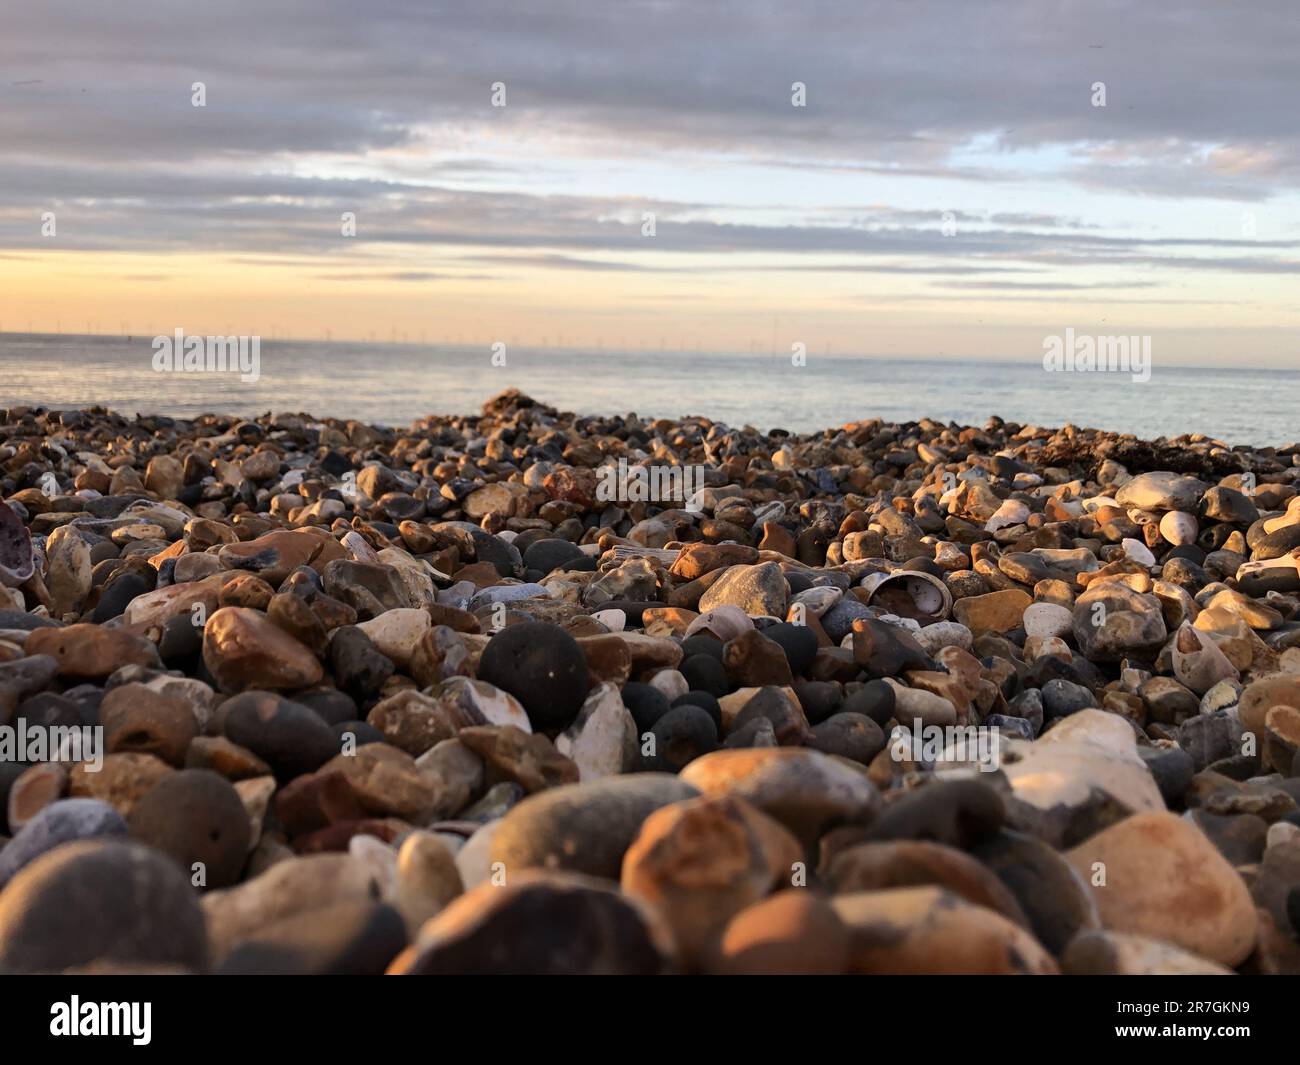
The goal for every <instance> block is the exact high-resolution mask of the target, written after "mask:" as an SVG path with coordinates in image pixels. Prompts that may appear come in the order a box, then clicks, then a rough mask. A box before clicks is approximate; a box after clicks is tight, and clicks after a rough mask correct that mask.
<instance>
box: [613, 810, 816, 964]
mask: <svg viewBox="0 0 1300 1065" xmlns="http://www.w3.org/2000/svg"><path fill="white" fill-rule="evenodd" d="M802 861H803V848H802V847H801V846H800V844H799V841H798V840H796V839H795V838H794V836H792V835H791V834H790V832H789V831H788V830H786V829H785V828H784V827H783V826H782V825H781V824H780V823H779V822H777V821H775V820H774V819H772V818H771V817H768V816H767V815H766V814H764V813H762V812H761V811H760V810H759V809H758V808H757V807H755V806H752V805H751V804H750V803H748V802H746V801H745V800H744V799H741V798H738V797H736V796H734V795H724V796H718V797H712V798H710V797H702V798H698V799H688V800H686V801H684V802H679V803H673V804H672V805H670V806H665V807H662V808H660V809H658V810H656V811H654V812H653V813H652V814H650V816H649V817H647V818H646V820H645V822H644V823H643V824H642V825H641V830H640V832H639V833H638V835H637V837H636V839H635V840H634V841H633V842H632V845H631V846H630V847H629V848H628V851H627V854H626V855H625V856H624V859H623V871H622V879H621V884H622V888H623V892H624V894H625V895H628V896H631V897H633V898H637V899H640V900H642V901H643V902H645V903H646V904H647V905H648V906H649V907H650V908H652V909H653V910H655V911H656V912H657V913H658V914H659V915H660V916H661V917H662V918H663V920H664V922H665V923H666V924H667V925H668V926H669V927H670V928H671V929H672V930H673V937H674V942H675V943H676V946H677V950H678V953H679V955H680V956H681V957H682V958H683V959H684V960H685V961H686V962H687V963H688V964H693V963H695V962H696V961H697V960H698V959H699V958H700V957H701V955H702V953H703V952H704V950H705V948H706V947H707V946H708V945H709V944H710V942H711V940H712V939H713V938H714V937H715V936H716V935H717V934H718V933H719V932H720V931H721V929H722V928H723V926H724V925H725V924H726V923H727V922H728V921H729V920H730V919H731V918H732V917H734V916H735V915H736V914H737V913H739V912H740V911H741V910H743V909H744V908H745V907H746V906H748V905H750V904H752V903H755V902H758V901H759V900H760V899H762V898H764V897H765V896H766V895H767V894H768V893H769V892H770V891H771V890H772V889H773V888H774V887H776V886H788V885H789V884H790V883H791V880H792V878H793V877H794V876H795V874H796V872H797V870H798V868H799V866H800V865H801V864H802Z"/></svg>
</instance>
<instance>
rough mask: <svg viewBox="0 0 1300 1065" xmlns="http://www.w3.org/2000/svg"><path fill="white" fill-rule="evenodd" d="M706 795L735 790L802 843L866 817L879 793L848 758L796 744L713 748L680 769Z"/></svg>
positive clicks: (875, 808) (877, 801) (877, 804)
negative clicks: (714, 749) (713, 750)
mask: <svg viewBox="0 0 1300 1065" xmlns="http://www.w3.org/2000/svg"><path fill="white" fill-rule="evenodd" d="M681 781H682V782H683V783H684V784H687V785H689V786H691V787H693V788H698V789H699V790H700V791H701V792H702V793H704V794H705V795H739V796H740V797H742V798H744V799H748V800H749V801H750V802H752V803H753V804H754V805H755V806H757V807H758V808H759V809H760V810H762V811H763V812H764V813H767V814H770V815H771V816H772V817H775V818H776V819H777V820H778V821H780V822H781V823H782V824H783V825H785V826H786V827H787V828H788V829H790V830H791V831H792V832H794V834H795V835H796V836H797V837H799V839H800V840H801V841H802V842H803V843H804V844H805V845H811V844H812V843H813V842H814V841H815V840H816V839H817V838H818V837H819V836H821V834H822V833H823V832H824V831H825V830H826V829H827V828H830V827H833V826H835V825H839V824H854V823H863V822H866V821H869V820H870V819H871V818H872V817H873V816H874V815H875V814H876V812H877V811H878V810H879V807H880V795H879V793H878V792H877V791H876V788H875V785H873V784H872V783H871V781H870V780H869V779H868V778H867V776H866V773H865V772H860V771H859V770H858V769H856V768H854V767H853V765H852V763H850V762H845V761H842V760H840V759H837V758H834V757H832V756H831V755H826V754H822V753H821V752H820V751H810V750H806V749H801V748H795V747H778V748H751V749H741V750H724V751H715V752H714V753H712V754H706V755H704V757H702V758H697V759H695V761H693V762H691V764H690V765H688V766H687V767H686V768H685V769H683V770H682V772H681Z"/></svg>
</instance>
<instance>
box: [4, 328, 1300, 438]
mask: <svg viewBox="0 0 1300 1065" xmlns="http://www.w3.org/2000/svg"><path fill="white" fill-rule="evenodd" d="M153 341H154V338H153V337H145V336H139V337H120V336H72V335H66V334H57V335H52V334H21V333H8V334H0V407H12V406H17V405H22V404H33V405H42V406H46V407H52V408H56V409H62V408H71V407H84V406H91V405H101V406H105V407H108V408H111V409H113V410H116V411H119V412H121V413H124V414H127V415H134V414H165V415H170V416H173V417H181V418H184V417H192V416H194V415H196V414H202V413H208V412H218V413H226V414H234V415H239V416H255V415H258V414H262V413H265V412H267V411H275V412H305V413H309V414H312V415H315V416H317V417H336V418H354V419H357V420H360V421H364V422H368V423H372V424H377V425H389V426H402V425H406V424H409V423H410V422H412V421H413V420H415V419H417V418H420V417H422V416H424V415H428V414H470V413H476V412H477V411H478V410H479V409H480V407H481V406H482V404H483V401H484V400H486V399H488V398H489V397H490V396H493V395H495V394H496V393H498V392H500V391H502V390H503V389H506V388H518V389H519V390H520V391H522V392H525V393H527V394H528V395H530V396H532V397H533V398H534V399H536V400H538V401H540V402H543V403H547V404H549V405H551V406H554V407H557V408H559V409H560V410H567V411H575V412H577V413H579V414H626V413H629V412H635V413H636V414H638V415H640V416H642V417H667V418H674V417H681V416H685V415H706V416H708V417H710V418H712V419H714V420H715V421H721V422H725V423H726V424H728V425H731V426H744V425H750V426H753V427H755V428H758V429H761V430H764V431H766V430H769V429H773V428H782V429H787V430H790V431H791V432H801V433H802V432H812V431H816V430H819V429H824V428H828V427H832V426H838V425H842V424H844V423H845V422H849V421H857V420H860V419H866V418H882V419H884V420H886V421H910V420H916V419H919V418H923V417H928V418H933V419H935V420H938V421H942V422H950V421H951V422H957V423H958V424H961V425H982V424H984V422H985V421H987V420H988V418H989V417H990V416H992V415H997V416H1000V417H1002V418H1004V419H1006V420H1008V421H1015V422H1019V423H1021V424H1025V425H1038V426H1047V427H1053V428H1055V427H1058V426H1062V425H1066V424H1073V425H1076V426H1079V427H1087V428H1098V429H1107V430H1112V431H1116V432H1124V433H1133V434H1135V435H1137V436H1139V437H1141V438H1143V439H1154V438H1156V437H1159V436H1166V437H1173V436H1177V435H1180V434H1183V433H1203V434H1205V435H1207V436H1211V437H1215V438H1217V439H1219V440H1222V441H1224V442H1225V443H1228V444H1230V445H1236V444H1247V445H1253V446H1266V445H1272V446H1281V445H1284V444H1287V443H1292V442H1295V441H1296V440H1298V439H1300V368H1297V369H1294V370H1291V369H1286V370H1281V369H1251V368H1246V367H1225V368H1206V367H1185V366H1173V365H1164V364H1161V363H1156V364H1155V365H1153V366H1152V368H1151V374H1150V379H1149V380H1147V381H1139V380H1135V379H1134V376H1133V375H1132V374H1128V373H1115V372H1107V373H1100V372H1095V371H1094V372H1091V373H1089V372H1049V371H1047V370H1045V369H1044V368H1043V365H1042V362H1041V361H1040V360H1039V359H1026V360H1021V361H991V360H971V359H938V358H914V359H902V358H883V357H874V356H870V355H859V356H850V355H817V354H812V353H810V354H808V355H807V357H806V363H805V364H804V365H793V364H792V357H791V355H790V354H788V353H778V354H774V355H753V354H739V353H738V354H728V353H703V352H688V351H609V350H599V351H598V350H590V349H557V348H542V347H533V348H529V347H514V346H511V347H510V348H509V349H508V350H506V351H502V350H497V351H496V352H495V353H494V352H493V351H492V349H491V348H489V347H487V346H485V345H473V346H470V345H414V344H400V343H398V344H384V343H354V342H343V341H333V342H330V341H302V340H268V339H263V340H262V341H261V343H260V351H259V358H258V366H257V371H258V373H257V378H256V380H242V379H241V375H240V374H238V373H231V372H225V373H222V372H203V373H195V372H188V373H186V372H168V371H159V370H157V369H155V365H154V363H155V359H154V355H155V348H154V344H153ZM502 363H504V365H502ZM248 376H252V375H248Z"/></svg>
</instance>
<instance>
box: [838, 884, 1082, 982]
mask: <svg viewBox="0 0 1300 1065" xmlns="http://www.w3.org/2000/svg"><path fill="white" fill-rule="evenodd" d="M831 905H832V907H834V909H835V912H836V914H837V915H838V916H839V918H840V920H841V921H842V922H843V923H844V925H845V926H846V927H847V928H848V930H849V971H850V972H854V973H862V974H870V973H882V974H898V975H923V974H932V973H944V974H951V975H958V974H960V975H990V976H991V975H1012V974H1019V975H1051V974H1054V973H1056V972H1057V966H1056V962H1055V961H1053V960H1052V957H1051V955H1049V954H1048V953H1047V951H1045V950H1044V949H1043V948H1042V946H1040V945H1039V943H1038V941H1037V940H1035V939H1034V937H1033V936H1032V935H1031V934H1030V933H1029V932H1027V931H1025V929H1023V928H1021V927H1020V926H1019V925H1016V924H1014V923H1012V922H1011V921H1008V920H1007V919H1006V918H1005V917H1003V916H1001V915H1000V914H998V913H995V912H994V911H993V910H989V909H986V908H985V907H983V906H973V905H971V904H970V903H969V902H966V901H965V900H964V899H962V898H961V897H960V896H958V895H954V894H953V893H952V892H950V891H947V890H945V889H943V888H938V887H906V888H893V889H891V890H888V891H863V892H853V893H850V894H846V895H836V896H835V897H834V898H833V899H832V900H831Z"/></svg>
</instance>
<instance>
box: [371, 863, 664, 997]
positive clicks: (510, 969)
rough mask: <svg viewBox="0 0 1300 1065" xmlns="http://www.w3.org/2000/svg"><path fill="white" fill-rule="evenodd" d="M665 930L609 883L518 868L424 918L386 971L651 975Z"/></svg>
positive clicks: (658, 968) (659, 962)
mask: <svg viewBox="0 0 1300 1065" xmlns="http://www.w3.org/2000/svg"><path fill="white" fill-rule="evenodd" d="M669 943H670V941H669V939H668V936H667V933H666V931H665V930H663V929H657V928H655V927H653V924H652V920H651V918H650V916H649V915H648V914H647V913H646V912H645V910H644V909H643V908H642V907H641V906H639V905H637V904H636V903H635V902H634V901H633V900H631V899H629V898H627V897H625V896H623V895H621V894H620V893H619V892H618V891H617V890H615V888H614V887H613V886H612V885H609V884H607V883H605V882H603V881H600V880H597V879H594V878H591V877H584V876H577V875H574V874H572V873H556V872H542V871H533V872H519V873H515V874H511V875H510V879H509V880H508V881H507V882H506V884H505V885H504V886H498V885H495V884H492V883H485V884H481V885H480V886H478V887H477V888H474V889H472V890H471V891H469V892H467V893H466V894H464V895H462V896H461V897H460V898H458V899H455V900H454V901H453V902H452V903H451V904H450V905H449V906H447V907H446V909H444V910H442V911H441V912H440V913H439V914H438V915H437V916H435V917H434V918H433V919H432V920H430V921H429V922H428V923H427V924H425V926H424V927H423V928H422V929H421V930H420V934H419V936H418V937H417V939H416V941H415V942H414V943H413V944H412V945H411V947H410V948H409V949H407V950H406V951H403V952H402V954H401V955H399V956H398V958H397V959H395V960H394V962H393V963H392V965H391V966H390V967H389V970H388V971H389V973H390V974H392V975H411V976H417V975H425V976H432V975H448V976H451V975H455V976H469V975H484V976H486V975H505V974H511V975H529V976H606V975H620V974H622V975H629V976H633V975H635V976H650V975H654V974H656V973H660V972H663V971H665V970H666V969H667V967H668V962H669V955H670V952H671V947H670V945H669Z"/></svg>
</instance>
